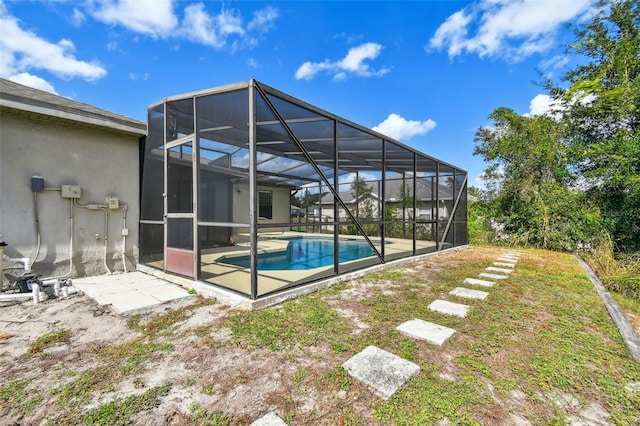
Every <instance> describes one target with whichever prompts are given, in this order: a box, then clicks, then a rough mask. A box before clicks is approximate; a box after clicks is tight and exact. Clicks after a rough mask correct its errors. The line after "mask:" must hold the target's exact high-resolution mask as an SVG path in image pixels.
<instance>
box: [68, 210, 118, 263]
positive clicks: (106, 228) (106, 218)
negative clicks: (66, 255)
mask: <svg viewBox="0 0 640 426" xmlns="http://www.w3.org/2000/svg"><path fill="white" fill-rule="evenodd" d="M71 200H73V204H74V205H75V206H76V207H79V208H81V209H87V210H102V212H103V213H104V255H103V258H102V265H103V266H104V269H106V271H107V274H112V272H111V269H109V266H108V265H107V244H108V232H109V211H108V210H107V208H108V207H109V206H105V205H102V204H85V205H82V204H78V202H77V201H76V199H75V198H71Z"/></svg>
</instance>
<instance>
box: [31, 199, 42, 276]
mask: <svg viewBox="0 0 640 426" xmlns="http://www.w3.org/2000/svg"><path fill="white" fill-rule="evenodd" d="M33 216H34V218H33V223H34V225H35V227H36V236H37V237H38V244H37V246H36V254H35V255H34V256H33V260H32V261H31V263H29V267H32V266H33V264H34V263H36V259H37V258H38V255H39V254H40V243H41V240H40V221H39V219H38V193H37V192H36V191H33Z"/></svg>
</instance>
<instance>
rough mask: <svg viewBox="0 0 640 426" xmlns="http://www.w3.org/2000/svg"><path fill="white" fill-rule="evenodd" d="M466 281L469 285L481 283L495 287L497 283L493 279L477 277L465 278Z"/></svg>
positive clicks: (484, 285)
mask: <svg viewBox="0 0 640 426" xmlns="http://www.w3.org/2000/svg"><path fill="white" fill-rule="evenodd" d="M464 283H465V284H469V285H481V286H483V287H493V286H494V284H495V283H494V282H493V281H487V280H479V279H477V278H465V279H464Z"/></svg>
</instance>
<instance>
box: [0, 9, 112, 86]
mask: <svg viewBox="0 0 640 426" xmlns="http://www.w3.org/2000/svg"><path fill="white" fill-rule="evenodd" d="M0 28H2V37H1V38H0V76H2V77H7V78H10V77H11V76H17V75H19V74H21V73H27V72H29V73H31V72H33V71H35V70H41V71H47V72H50V73H52V74H55V75H57V76H58V77H61V78H74V77H80V78H84V79H85V80H89V81H92V80H97V79H99V78H102V77H104V76H105V75H106V74H107V71H106V70H105V69H104V68H103V67H102V66H101V65H100V64H98V63H92V62H87V61H82V60H78V59H76V57H75V54H74V51H75V47H74V44H73V42H71V41H70V40H66V39H62V40H60V41H59V42H57V43H52V42H50V41H48V40H45V39H43V38H41V37H39V36H38V35H37V34H35V33H34V32H32V31H29V30H25V29H23V28H22V27H21V22H20V21H19V20H18V19H16V18H15V17H13V16H11V15H10V14H9V12H8V11H7V10H6V8H5V7H3V5H2V4H1V3H0ZM27 75H28V74H27ZM23 78H24V77H23Z"/></svg>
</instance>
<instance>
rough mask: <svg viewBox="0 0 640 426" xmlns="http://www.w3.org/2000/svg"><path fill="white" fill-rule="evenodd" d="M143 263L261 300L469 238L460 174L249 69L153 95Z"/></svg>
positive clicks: (147, 146) (145, 164)
mask: <svg viewBox="0 0 640 426" xmlns="http://www.w3.org/2000/svg"><path fill="white" fill-rule="evenodd" d="M142 162H143V164H142V190H141V220H140V263H141V264H144V265H147V266H149V267H152V268H156V269H159V270H161V271H164V272H166V273H170V274H176V275H179V276H183V277H187V278H189V279H191V280H195V281H198V282H201V283H207V284H211V285H214V286H217V287H222V288H224V289H227V290H231V291H233V292H236V293H239V294H241V295H244V296H247V297H249V298H251V299H259V298H261V297H264V296H266V295H270V294H273V293H276V292H279V291H282V290H284V289H289V288H291V287H294V286H299V285H302V284H306V283H310V282H315V281H320V280H324V279H327V278H331V277H335V276H338V275H341V274H344V273H346V272H350V271H354V270H358V269H362V268H366V267H369V266H373V265H379V264H381V263H386V262H389V261H392V260H395V259H400V258H406V257H411V256H417V255H421V254H425V253H429V252H433V251H437V250H442V249H446V248H451V247H455V246H460V245H465V244H467V174H466V172H465V171H463V170H460V169H458V168H456V167H454V166H452V165H450V164H446V163H444V162H442V161H439V160H436V159H434V158H432V157H430V156H428V155H426V154H423V153H420V152H418V151H416V150H414V149H412V148H410V147H408V146H406V145H403V144H402V143H400V142H398V141H395V140H393V139H390V138H389V137H386V136H384V135H382V134H379V133H376V132H374V131H372V130H370V129H367V128H365V127H363V126H360V125H357V124H355V123H352V122H349V121H348V120H345V119H343V118H340V117H338V116H336V115H334V114H331V113H328V112H326V111H323V110H321V109H319V108H316V107H314V106H312V105H309V104H307V103H304V102H302V101H300V100H298V99H295V98H293V97H291V96H288V95H286V94H284V93H282V92H279V91H277V90H275V89H273V88H271V87H268V86H266V85H264V84H262V83H259V82H257V81H255V80H251V81H249V82H245V83H240V84H235V85H230V86H225V87H220V88H215V89H210V90H205V91H201V92H195V93H189V94H185V95H179V96H173V97H169V98H166V99H165V100H163V101H162V102H159V103H157V104H154V105H152V106H150V107H149V111H148V137H147V140H146V144H145V148H144V155H143V160H142Z"/></svg>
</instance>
